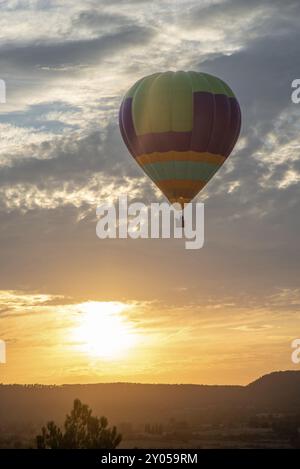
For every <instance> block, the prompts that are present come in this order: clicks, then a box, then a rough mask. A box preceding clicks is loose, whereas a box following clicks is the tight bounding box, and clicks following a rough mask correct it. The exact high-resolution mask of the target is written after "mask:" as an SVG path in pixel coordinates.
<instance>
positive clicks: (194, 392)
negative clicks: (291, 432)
mask: <svg viewBox="0 0 300 469" xmlns="http://www.w3.org/2000/svg"><path fill="white" fill-rule="evenodd" d="M75 398H79V399H81V400H82V401H83V402H85V403H87V404H89V405H90V406H91V407H92V409H93V411H94V412H95V413H96V414H98V415H100V414H101V415H103V414H104V415H106V416H107V417H108V418H109V420H110V421H111V422H114V423H119V422H127V421H130V422H131V423H133V424H142V423H145V422H158V421H167V420H169V419H176V420H184V421H188V422H190V423H193V422H196V421H201V422H210V423H211V422H223V421H224V420H228V419H236V418H242V417H247V416H249V415H253V414H257V413H263V412H269V413H278V414H280V413H289V412H290V413H297V412H299V413H300V371H281V372H274V373H270V374H268V375H265V376H262V377H261V378H259V379H258V380H256V381H254V382H252V383H250V384H249V385H247V386H206V385H185V384H182V385H165V384H133V383H112V384H102V383H99V384H84V385H80V384H74V385H62V386H42V385H0V415H1V421H2V424H12V423H14V422H20V421H21V422H24V423H26V422H30V423H34V424H39V423H43V422H45V421H47V420H50V419H51V420H52V419H54V420H57V421H59V422H60V421H62V420H63V418H64V416H65V414H66V413H67V412H68V410H69V409H70V407H71V403H72V401H73V400H74V399H75Z"/></svg>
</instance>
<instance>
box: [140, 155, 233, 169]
mask: <svg viewBox="0 0 300 469" xmlns="http://www.w3.org/2000/svg"><path fill="white" fill-rule="evenodd" d="M136 160H137V161H138V163H139V164H141V165H142V166H143V165H146V164H151V163H160V162H164V161H199V162H204V163H211V164H216V165H220V164H222V163H224V161H225V160H226V157H225V156H222V155H215V154H213V153H209V152H196V151H168V152H154V153H147V154H143V155H140V156H137V157H136Z"/></svg>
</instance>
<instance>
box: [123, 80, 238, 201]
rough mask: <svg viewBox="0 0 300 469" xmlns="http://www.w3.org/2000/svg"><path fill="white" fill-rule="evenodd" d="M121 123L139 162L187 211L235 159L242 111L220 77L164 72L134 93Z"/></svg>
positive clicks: (126, 100)
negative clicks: (234, 148)
mask: <svg viewBox="0 0 300 469" xmlns="http://www.w3.org/2000/svg"><path fill="white" fill-rule="evenodd" d="M119 124H120V131H121V134H122V137H123V140H124V142H125V144H126V146H127V148H128V150H129V152H130V153H131V155H132V156H133V157H134V159H135V160H136V161H137V163H138V164H139V165H140V166H141V168H142V169H143V170H144V171H145V173H146V174H147V175H148V176H149V177H150V178H151V179H152V181H153V182H154V183H155V184H156V185H157V186H158V187H159V189H160V190H161V191H162V192H163V194H164V195H165V196H166V197H167V199H168V200H169V201H170V202H171V203H179V204H180V205H181V207H183V206H184V204H185V203H188V202H190V201H191V200H192V199H193V198H194V197H195V196H196V195H197V194H198V192H199V191H201V190H202V189H203V188H204V187H205V185H206V184H207V183H208V181H209V180H210V179H211V178H212V176H213V175H214V174H215V173H216V171H218V169H219V168H220V167H221V166H222V164H223V163H224V161H225V160H226V159H227V157H228V156H229V155H230V153H231V151H232V149H233V147H234V145H235V143H236V141H237V139H238V136H239V132H240V127H241V112H240V107H239V103H238V101H237V99H236V97H235V96H234V94H233V92H232V90H231V89H230V88H229V86H228V85H226V83H224V81H222V80H220V79H219V78H217V77H215V76H213V75H209V74H207V73H199V72H184V71H178V72H164V73H155V74H153V75H150V76H147V77H145V78H142V79H141V80H139V81H138V82H137V83H135V84H134V85H133V86H132V87H131V88H130V90H129V91H128V92H127V94H126V95H125V97H124V99H123V101H122V104H121V108H120V113H119Z"/></svg>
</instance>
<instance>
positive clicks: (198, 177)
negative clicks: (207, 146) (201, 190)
mask: <svg viewBox="0 0 300 469" xmlns="http://www.w3.org/2000/svg"><path fill="white" fill-rule="evenodd" d="M219 167H220V165H215V164H210V163H204V162H196V161H165V162H159V163H149V164H145V165H143V170H144V171H145V173H146V174H147V175H148V176H149V177H150V178H151V179H152V180H153V181H163V180H166V179H180V180H182V179H188V180H191V181H209V180H210V178H211V177H212V176H213V175H214V173H215V172H216V171H217V170H218V169H219Z"/></svg>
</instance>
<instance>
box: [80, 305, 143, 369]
mask: <svg viewBox="0 0 300 469" xmlns="http://www.w3.org/2000/svg"><path fill="white" fill-rule="evenodd" d="M78 307H79V312H80V314H79V319H78V321H79V323H78V324H77V326H76V327H75V329H74V331H73V332H74V333H73V338H74V339H75V340H76V341H77V342H78V343H79V345H80V348H81V349H83V350H84V351H85V352H87V353H88V354H90V355H92V356H94V357H99V358H103V359H107V360H113V359H119V358H123V357H124V356H125V355H126V353H127V352H128V350H129V349H131V348H132V347H133V346H134V345H135V344H136V342H137V334H136V332H135V331H134V327H133V325H132V323H131V322H130V321H129V319H128V318H127V317H126V316H125V315H124V313H125V311H126V310H128V309H129V308H130V306H128V305H126V304H124V303H120V302H102V301H101V302H99V301H89V302H86V303H82V304H80V305H78ZM77 317H78V316H77Z"/></svg>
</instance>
